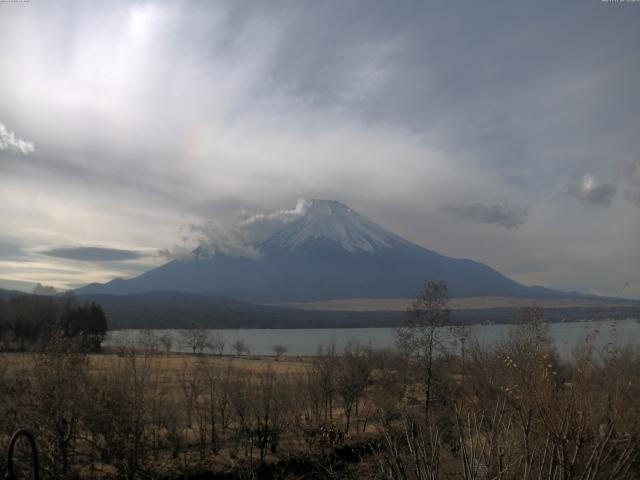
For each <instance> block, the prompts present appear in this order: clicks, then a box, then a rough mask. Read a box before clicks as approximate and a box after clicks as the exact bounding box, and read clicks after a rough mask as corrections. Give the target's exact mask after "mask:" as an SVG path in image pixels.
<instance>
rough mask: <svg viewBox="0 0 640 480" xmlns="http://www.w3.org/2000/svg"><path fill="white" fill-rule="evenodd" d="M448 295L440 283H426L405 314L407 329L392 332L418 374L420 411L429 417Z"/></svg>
mask: <svg viewBox="0 0 640 480" xmlns="http://www.w3.org/2000/svg"><path fill="white" fill-rule="evenodd" d="M448 303H449V291H448V288H447V285H446V284H445V283H444V282H442V281H430V282H428V283H426V284H425V286H424V288H423V290H422V292H420V294H419V295H418V297H417V298H416V300H415V301H414V302H413V303H412V304H411V306H410V307H409V308H408V310H407V316H408V321H407V325H406V326H404V327H401V328H398V329H397V330H396V342H397V344H398V347H399V348H400V349H401V350H402V351H403V352H405V353H406V354H407V355H408V356H409V357H411V358H413V359H414V360H415V361H416V363H417V365H418V367H419V368H420V370H421V373H422V383H423V388H424V393H423V395H424V411H425V415H428V414H429V407H430V403H431V396H432V390H433V380H434V360H435V358H436V355H437V353H438V349H440V348H441V347H442V333H441V327H442V326H444V325H446V324H447V323H448V322H449V314H450V311H449V308H448Z"/></svg>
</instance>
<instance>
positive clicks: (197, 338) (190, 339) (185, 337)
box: [180, 326, 211, 355]
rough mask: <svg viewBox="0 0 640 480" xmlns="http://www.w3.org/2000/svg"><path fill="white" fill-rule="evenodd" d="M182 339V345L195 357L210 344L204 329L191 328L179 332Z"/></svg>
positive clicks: (207, 333)
mask: <svg viewBox="0 0 640 480" xmlns="http://www.w3.org/2000/svg"><path fill="white" fill-rule="evenodd" d="M180 335H181V337H182V345H183V346H184V347H185V348H188V349H190V350H191V352H192V353H193V354H194V355H195V354H196V353H202V352H203V351H204V350H205V349H206V348H207V347H208V346H209V344H210V343H211V341H210V337H209V332H208V331H207V330H206V329H204V328H199V327H195V326H193V328H187V329H185V330H181V331H180Z"/></svg>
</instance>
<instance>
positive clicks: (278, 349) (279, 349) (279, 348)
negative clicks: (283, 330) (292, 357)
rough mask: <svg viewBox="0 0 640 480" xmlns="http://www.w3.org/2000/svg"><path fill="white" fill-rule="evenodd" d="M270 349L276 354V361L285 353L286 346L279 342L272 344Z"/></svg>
mask: <svg viewBox="0 0 640 480" xmlns="http://www.w3.org/2000/svg"><path fill="white" fill-rule="evenodd" d="M271 350H272V351H273V353H274V354H275V356H276V362H277V361H279V360H280V357H281V356H282V355H284V354H285V353H287V350H288V349H287V346H286V345H283V344H281V343H279V344H277V345H274V346H273V347H271Z"/></svg>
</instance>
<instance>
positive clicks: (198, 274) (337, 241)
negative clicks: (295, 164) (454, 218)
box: [76, 200, 575, 303]
mask: <svg viewBox="0 0 640 480" xmlns="http://www.w3.org/2000/svg"><path fill="white" fill-rule="evenodd" d="M251 247H252V248H253V249H254V250H255V251H256V252H258V255H255V256H251V257H249V256H234V255H230V254H224V253H221V252H218V253H211V252H210V251H208V250H206V249H202V248H198V249H196V250H195V251H194V252H193V255H192V256H191V257H190V258H189V259H187V260H173V261H170V262H169V263H167V264H165V265H162V266H160V267H158V268H155V269H153V270H150V271H148V272H146V273H144V274H142V275H140V276H138V277H135V278H132V279H127V280H123V279H116V280H112V281H110V282H108V283H105V284H90V285H87V286H85V287H82V288H80V289H78V290H76V292H77V293H78V294H115V295H123V294H134V293H142V292H147V291H157V290H164V291H179V292H189V293H200V294H203V293H204V294H211V295H219V296H225V297H231V298H234V299H238V300H243V301H249V302H257V303H283V302H310V301H319V300H331V299H347V298H411V297H415V295H416V293H417V292H418V291H419V290H420V288H421V286H422V285H423V284H424V282H425V281H428V280H431V279H439V280H444V281H445V282H446V283H447V284H448V286H449V290H450V293H451V295H452V296H454V297H518V298H554V297H560V296H564V297H566V296H567V294H566V293H561V292H556V291H553V290H549V289H546V288H542V287H530V286H525V285H522V284H520V283H517V282H515V281H513V280H511V279H509V278H507V277H506V276H504V275H502V274H501V273H500V272H498V271H496V270H494V269H493V268H491V267H489V266H487V265H484V264H482V263H478V262H475V261H473V260H468V259H457V258H449V257H445V256H443V255H440V254H438V253H436V252H434V251H431V250H427V249H426V248H423V247H421V246H418V245H416V244H414V243H411V242H409V241H407V240H405V239H403V238H401V237H399V236H398V235H395V234H393V233H391V232H389V231H388V230H386V229H384V228H382V227H380V226H379V225H376V224H375V223H373V222H372V221H370V220H368V219H367V218H365V217H364V216H362V215H360V214H359V213H357V212H355V211H353V210H352V209H351V208H349V207H348V206H346V205H344V204H342V203H340V202H337V201H331V200H311V201H307V202H305V203H304V209H302V210H301V212H300V213H299V215H297V216H295V217H294V218H293V219H291V220H290V221H287V222H283V224H282V225H280V226H279V228H277V229H276V231H275V233H273V234H272V235H271V236H270V237H269V238H267V239H266V240H264V241H261V242H259V243H256V244H254V245H251ZM574 295H575V294H574Z"/></svg>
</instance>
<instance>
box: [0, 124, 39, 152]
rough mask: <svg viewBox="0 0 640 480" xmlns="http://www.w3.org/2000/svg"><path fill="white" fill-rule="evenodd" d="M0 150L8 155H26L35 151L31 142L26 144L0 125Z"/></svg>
mask: <svg viewBox="0 0 640 480" xmlns="http://www.w3.org/2000/svg"><path fill="white" fill-rule="evenodd" d="M0 150H4V151H6V152H9V153H21V154H23V155H27V154H29V153H33V152H34V151H35V148H34V145H33V142H27V141H26V140H23V139H21V138H17V137H16V135H15V133H14V132H12V131H11V130H9V129H7V127H5V126H4V124H2V123H0Z"/></svg>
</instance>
